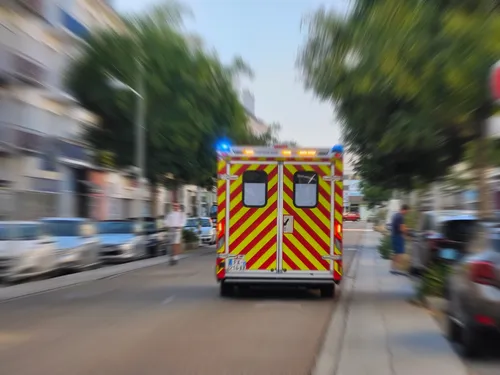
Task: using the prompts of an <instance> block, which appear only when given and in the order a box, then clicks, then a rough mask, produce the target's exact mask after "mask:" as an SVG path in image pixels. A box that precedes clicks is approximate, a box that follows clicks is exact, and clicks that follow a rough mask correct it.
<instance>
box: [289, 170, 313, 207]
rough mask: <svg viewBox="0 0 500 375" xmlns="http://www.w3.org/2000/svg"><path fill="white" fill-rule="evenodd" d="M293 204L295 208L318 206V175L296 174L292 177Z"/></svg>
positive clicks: (311, 173)
mask: <svg viewBox="0 0 500 375" xmlns="http://www.w3.org/2000/svg"><path fill="white" fill-rule="evenodd" d="M293 204H294V205H295V207H297V208H314V207H316V205H317V204H318V174H317V173H315V172H309V171H307V172H296V173H295V174H294V175H293Z"/></svg>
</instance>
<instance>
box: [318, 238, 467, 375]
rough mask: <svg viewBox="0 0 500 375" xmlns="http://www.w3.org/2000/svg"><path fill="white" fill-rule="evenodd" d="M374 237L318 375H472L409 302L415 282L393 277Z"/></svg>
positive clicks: (346, 292)
mask: <svg viewBox="0 0 500 375" xmlns="http://www.w3.org/2000/svg"><path fill="white" fill-rule="evenodd" d="M379 239H380V234H378V233H376V232H368V233H367V234H366V236H365V241H364V246H363V247H362V249H361V250H360V251H359V254H358V256H357V259H356V261H355V263H354V264H353V267H351V270H350V272H349V274H348V275H347V278H346V280H345V281H344V282H345V284H344V286H343V288H342V295H341V297H340V301H339V306H338V308H337V309H336V311H335V312H334V315H333V317H332V321H331V323H330V326H329V329H328V332H327V334H326V337H325V342H324V346H323V348H322V351H321V353H320V355H319V357H318V359H317V362H316V366H315V368H314V370H313V372H312V374H313V375H364V374H370V375H388V374H391V375H422V374H429V375H438V374H450V375H466V374H467V370H466V368H465V365H464V364H463V363H462V361H461V360H460V359H459V357H458V356H457V355H456V354H455V353H454V351H453V350H452V348H451V346H450V344H449V343H448V342H447V341H446V339H445V338H444V337H443V336H442V335H441V333H440V331H439V327H438V326H437V324H436V322H435V321H434V319H433V318H432V317H431V316H430V315H429V313H428V312H427V311H426V310H424V309H422V308H419V307H416V306H414V305H411V304H410V303H409V302H407V301H408V300H409V299H410V297H412V296H413V293H414V291H413V286H412V283H411V281H410V279H409V278H406V277H404V276H395V275H391V274H389V261H387V260H383V259H381V258H380V256H379V254H378V252H377V248H376V246H377V244H378V241H379Z"/></svg>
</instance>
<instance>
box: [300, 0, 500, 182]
mask: <svg viewBox="0 0 500 375" xmlns="http://www.w3.org/2000/svg"><path fill="white" fill-rule="evenodd" d="M493 4H496V5H498V3H497V2H494V1H492V0H474V1H472V0H470V1H469V0H467V1H466V0H456V1H449V0H433V1H417V0H407V1H401V0H378V1H372V0H357V1H355V2H354V6H353V11H352V12H351V13H350V14H349V15H348V16H347V17H344V16H340V15H337V14H335V13H333V12H328V11H326V10H325V9H320V10H319V11H317V12H316V13H315V14H314V15H313V17H312V18H311V19H310V20H309V23H308V26H309V28H308V39H307V42H306V44H305V46H304V48H303V50H302V52H301V55H300V57H299V65H300V66H301V68H302V70H303V72H304V76H305V80H306V86H307V87H308V88H310V89H312V90H313V91H314V92H315V94H316V95H317V96H319V97H320V98H321V99H324V100H327V101H330V102H332V103H333V104H334V105H335V107H336V109H337V112H338V117H339V118H340V120H341V121H342V124H343V135H344V139H345V142H346V143H347V146H348V147H349V149H350V150H351V151H352V152H353V153H355V154H357V155H358V156H359V158H358V163H357V165H356V168H357V170H358V172H359V173H360V175H361V177H362V179H364V180H365V181H367V182H368V183H369V184H370V185H374V186H379V187H381V188H384V189H393V188H396V189H401V190H410V189H413V188H414V187H415V185H416V181H417V180H418V182H419V183H421V184H426V183H428V182H432V181H435V180H437V179H440V178H441V177H442V176H443V175H446V174H447V171H448V169H449V168H450V166H452V165H454V164H456V163H457V162H458V161H460V160H461V159H462V156H463V155H464V152H465V149H466V144H467V143H468V142H469V141H471V140H473V139H477V138H478V137H479V136H480V133H481V132H480V129H481V128H482V127H483V124H484V121H485V119H486V118H488V117H489V116H490V115H491V114H492V110H491V103H490V98H489V93H488V89H487V84H486V83H487V81H488V76H489V71H490V67H491V66H492V64H493V63H495V61H496V60H497V59H498V58H499V56H500V13H499V12H500V7H498V6H497V7H496V8H495V6H494V5H493Z"/></svg>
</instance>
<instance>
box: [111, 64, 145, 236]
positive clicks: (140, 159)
mask: <svg viewBox="0 0 500 375" xmlns="http://www.w3.org/2000/svg"><path fill="white" fill-rule="evenodd" d="M136 64H137V71H138V74H137V90H134V89H133V88H132V87H130V86H129V85H127V84H125V83H124V82H122V81H120V80H119V79H117V78H116V77H113V76H112V75H108V85H109V86H110V87H111V88H113V89H115V90H119V91H130V92H132V93H133V94H134V95H135V96H136V98H137V101H136V111H135V165H136V167H137V169H138V175H137V179H138V181H137V190H138V191H141V192H142V182H143V179H144V174H145V173H144V170H145V152H144V151H145V138H144V133H145V127H144V123H145V117H146V105H145V104H146V103H145V102H146V99H145V94H144V74H143V66H142V64H141V63H140V61H139V59H136ZM136 198H137V200H136V205H137V208H138V210H137V211H138V213H139V215H138V224H139V226H140V228H141V229H142V211H143V210H142V199H141V197H139V196H137V197H136Z"/></svg>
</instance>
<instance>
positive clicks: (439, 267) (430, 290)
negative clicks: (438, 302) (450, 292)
mask: <svg viewBox="0 0 500 375" xmlns="http://www.w3.org/2000/svg"><path fill="white" fill-rule="evenodd" d="M449 273H450V267H449V266H448V265H446V264H439V263H435V264H433V265H432V266H431V267H429V269H428V270H427V271H426V272H425V273H424V275H423V277H422V280H421V281H420V285H419V288H418V295H419V297H420V298H422V297H424V296H432V297H444V289H445V282H446V279H447V278H448V275H449Z"/></svg>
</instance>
